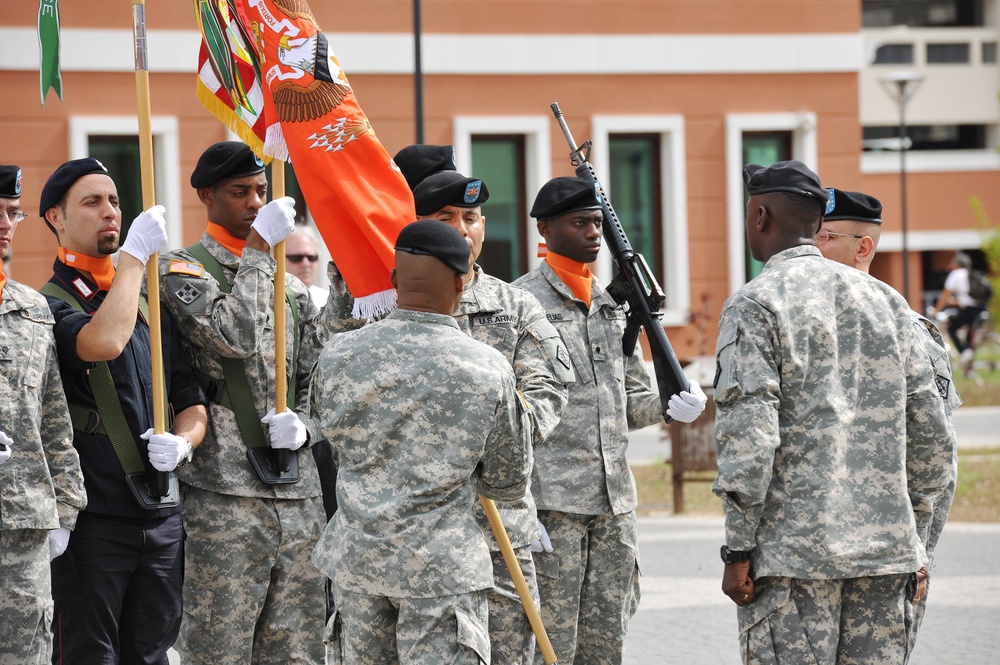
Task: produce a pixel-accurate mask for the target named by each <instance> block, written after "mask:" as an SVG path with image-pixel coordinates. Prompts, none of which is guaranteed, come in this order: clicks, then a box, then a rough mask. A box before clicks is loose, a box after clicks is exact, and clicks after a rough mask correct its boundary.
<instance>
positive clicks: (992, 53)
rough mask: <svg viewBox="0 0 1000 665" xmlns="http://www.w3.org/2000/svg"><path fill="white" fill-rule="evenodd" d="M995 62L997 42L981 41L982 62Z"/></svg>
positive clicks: (986, 63) (991, 63)
mask: <svg viewBox="0 0 1000 665" xmlns="http://www.w3.org/2000/svg"><path fill="white" fill-rule="evenodd" d="M996 62H997V43H996V42H983V64H984V65H995V64H996Z"/></svg>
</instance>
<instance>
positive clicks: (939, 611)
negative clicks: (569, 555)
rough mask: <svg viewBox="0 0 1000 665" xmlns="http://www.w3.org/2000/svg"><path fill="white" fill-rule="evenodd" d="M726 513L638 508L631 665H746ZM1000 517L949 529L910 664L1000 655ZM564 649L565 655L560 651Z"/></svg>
mask: <svg viewBox="0 0 1000 665" xmlns="http://www.w3.org/2000/svg"><path fill="white" fill-rule="evenodd" d="M723 542H724V526H723V520H722V518H721V517H688V516H683V517H680V516H660V515H654V516H640V518H639V552H640V565H641V570H642V600H641V601H640V603H639V611H638V612H637V613H636V615H635V617H634V618H633V620H632V624H631V628H630V631H629V635H628V639H627V640H626V643H625V645H626V646H625V649H626V651H625V663H626V664H627V665H652V664H656V665H659V664H661V663H662V664H673V663H677V664H678V665H739V664H740V656H739V642H738V639H737V630H736V606H735V605H733V603H732V602H731V601H730V600H729V599H728V598H726V597H725V596H724V595H723V594H722V591H721V583H722V562H721V561H720V560H719V547H720V546H721V545H722V543H723ZM998 553H1000V524H966V523H954V524H948V525H947V526H946V527H945V531H944V534H943V536H942V537H941V542H940V544H939V545H938V550H937V557H936V567H935V569H934V571H933V572H932V577H931V579H932V584H931V590H930V595H929V605H928V608H927V614H926V616H925V618H924V624H923V626H922V628H921V632H920V635H919V637H918V639H917V646H916V649H915V651H914V653H913V656H912V658H911V660H910V664H911V665H965V664H967V663H996V662H998V660H1000V657H998V655H997V654H998V648H1000V638H998V637H997V629H996V627H997V626H998V625H1000V568H998V567H997V565H996V557H997V554H998ZM557 655H558V654H557Z"/></svg>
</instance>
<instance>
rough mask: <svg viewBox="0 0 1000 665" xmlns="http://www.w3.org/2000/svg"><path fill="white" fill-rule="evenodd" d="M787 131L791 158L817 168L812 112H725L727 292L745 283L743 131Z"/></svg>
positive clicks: (813, 115) (735, 289) (814, 127)
mask: <svg viewBox="0 0 1000 665" xmlns="http://www.w3.org/2000/svg"><path fill="white" fill-rule="evenodd" d="M744 132H791V134H792V159H797V160H799V161H800V162H802V163H804V164H805V165H806V166H808V167H809V168H811V169H812V170H814V171H817V170H818V169H817V166H816V164H817V161H818V160H817V154H818V153H817V148H816V114H815V113H812V112H809V111H798V112H792V113H734V114H729V115H727V116H726V219H727V229H728V233H727V244H728V246H729V261H728V263H729V293H735V292H736V291H737V290H738V289H739V288H740V287H741V286H743V285H744V284H745V283H746V278H745V277H744V275H746V268H747V266H746V255H745V251H744V247H745V246H746V206H745V204H744V202H743V196H744V191H743V166H744V165H743V133H744Z"/></svg>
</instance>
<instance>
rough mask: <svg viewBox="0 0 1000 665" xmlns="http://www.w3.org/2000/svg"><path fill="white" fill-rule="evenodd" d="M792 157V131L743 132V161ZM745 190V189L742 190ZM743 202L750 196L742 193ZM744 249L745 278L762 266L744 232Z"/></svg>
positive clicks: (767, 161) (768, 162)
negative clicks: (751, 250)
mask: <svg viewBox="0 0 1000 665" xmlns="http://www.w3.org/2000/svg"><path fill="white" fill-rule="evenodd" d="M788 159H792V133H791V132H743V163H744V164H760V165H761V166H770V165H771V164H774V163H775V162H781V161H785V160H788ZM744 192H745V190H744ZM743 200H744V203H746V202H748V201H749V200H750V197H748V196H746V194H745V193H744V199H743ZM743 243H744V250H745V252H746V275H745V277H746V280H747V281H748V282H749V281H750V280H751V279H753V278H754V277H756V276H757V275H759V274H760V271H761V270H762V269H763V268H764V264H763V263H762V262H761V261H758V260H757V259H755V258H753V256H752V255H751V254H750V245H749V244H747V241H746V235H745V234H744V239H743Z"/></svg>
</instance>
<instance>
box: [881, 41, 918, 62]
mask: <svg viewBox="0 0 1000 665" xmlns="http://www.w3.org/2000/svg"><path fill="white" fill-rule="evenodd" d="M912 62H913V44H882V45H881V46H879V47H878V48H877V49H876V50H875V64H876V65H908V64H911V63H912Z"/></svg>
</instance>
